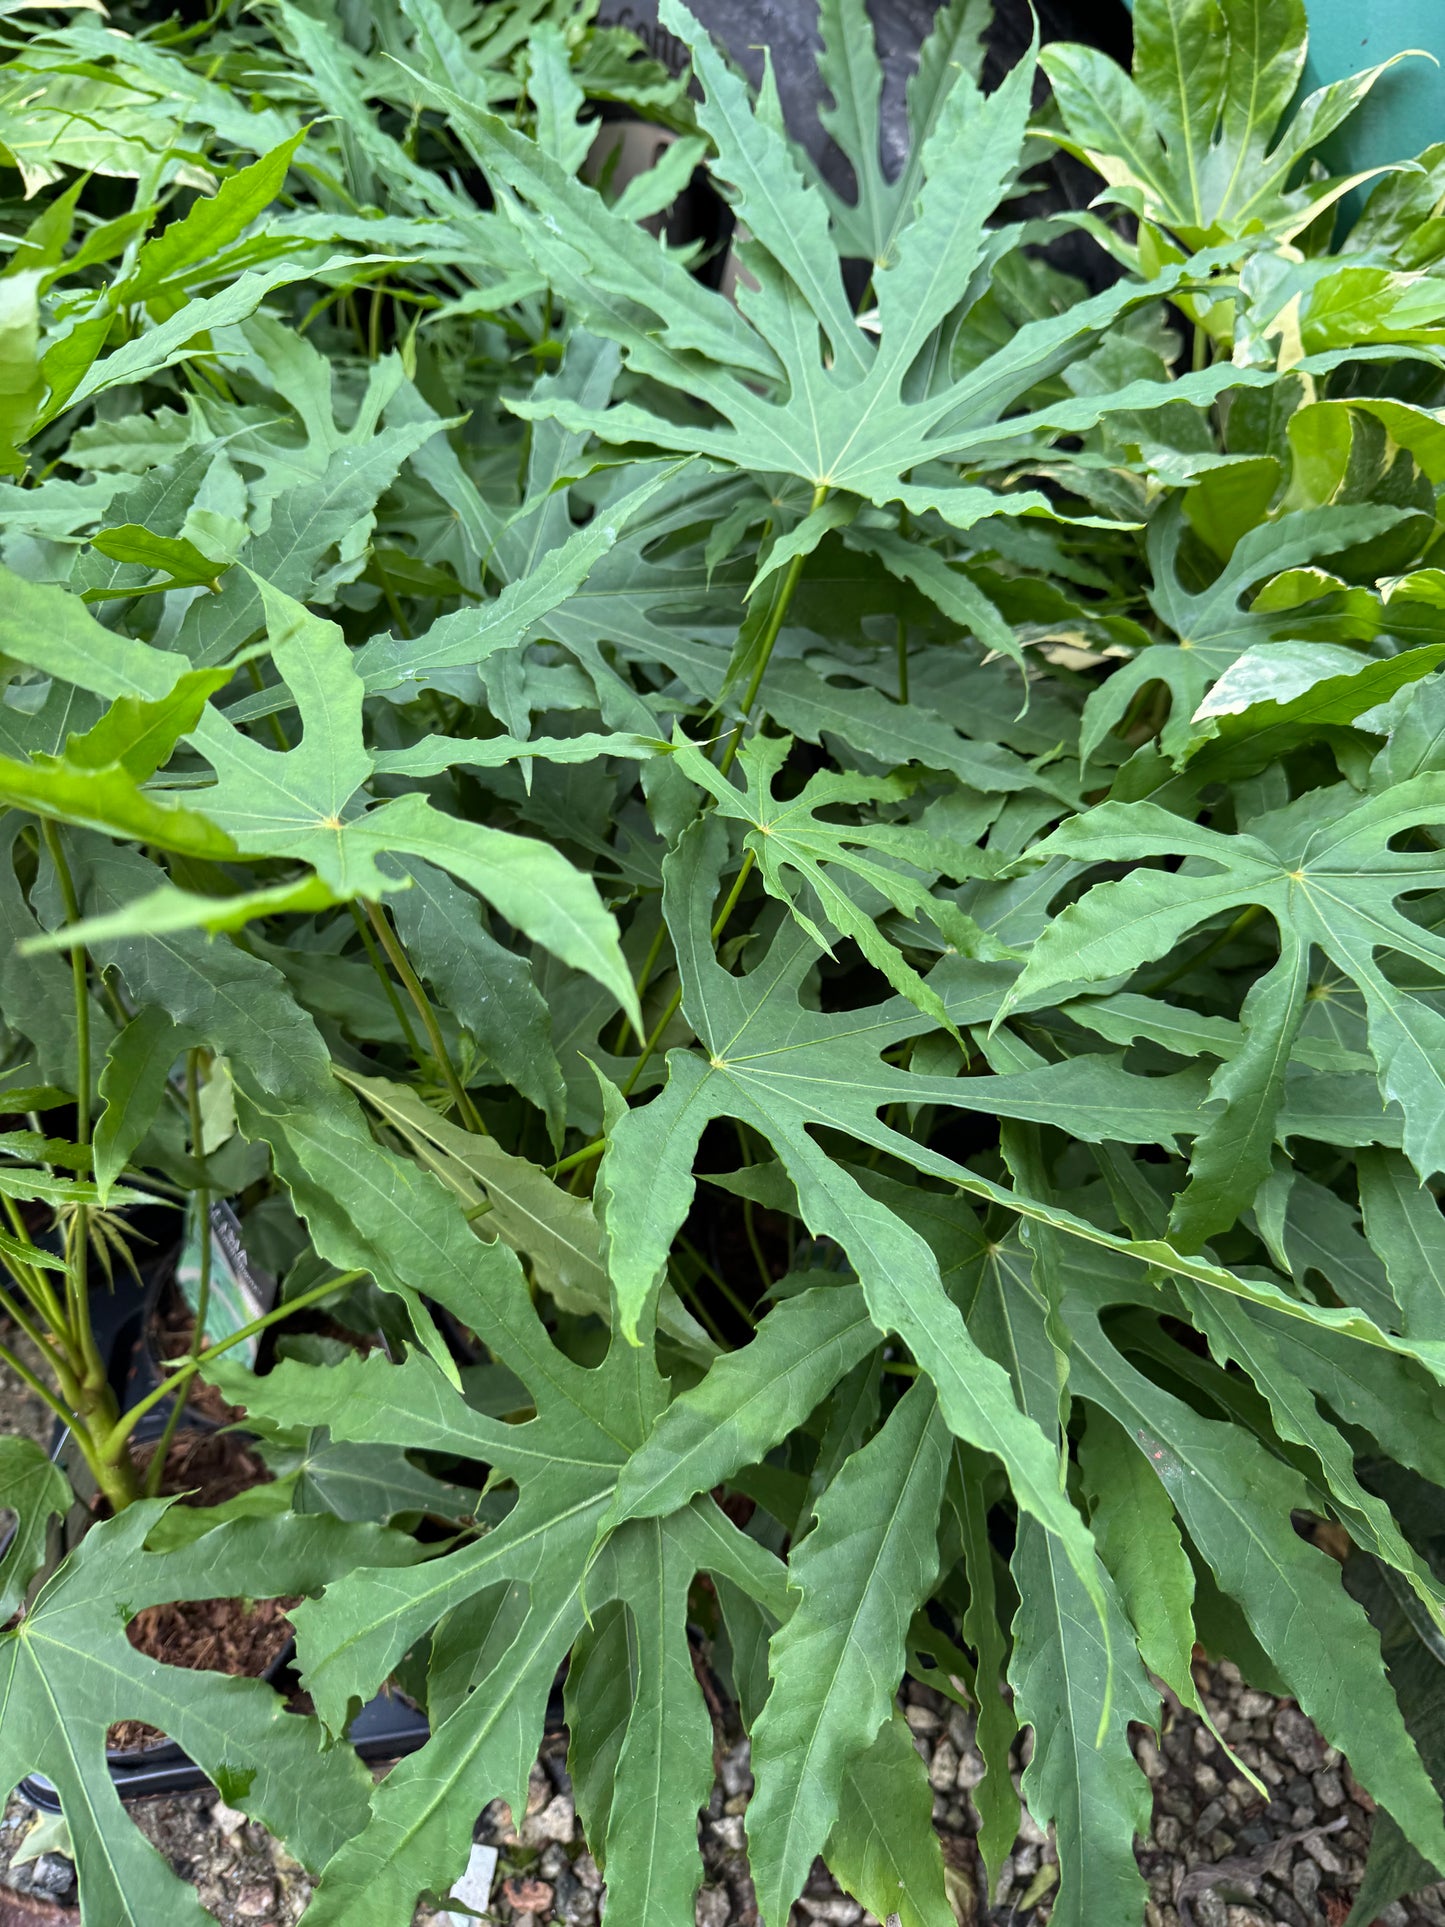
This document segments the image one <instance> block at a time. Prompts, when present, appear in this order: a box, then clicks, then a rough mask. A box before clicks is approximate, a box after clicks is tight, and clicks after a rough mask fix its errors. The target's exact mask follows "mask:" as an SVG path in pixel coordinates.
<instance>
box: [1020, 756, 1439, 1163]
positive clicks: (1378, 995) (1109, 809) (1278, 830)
mask: <svg viewBox="0 0 1445 1927" xmlns="http://www.w3.org/2000/svg"><path fill="white" fill-rule="evenodd" d="M1439 782H1440V779H1439V778H1438V777H1436V776H1434V775H1424V776H1418V777H1415V778H1414V779H1412V780H1411V781H1410V782H1408V783H1402V784H1399V785H1397V786H1396V787H1395V788H1394V789H1392V790H1390V791H1389V792H1387V793H1386V794H1385V795H1383V796H1379V797H1375V798H1373V799H1371V800H1370V801H1369V802H1367V803H1364V804H1361V803H1360V802H1359V799H1358V798H1357V796H1356V793H1355V792H1354V791H1353V790H1350V789H1348V788H1347V787H1346V786H1344V785H1341V786H1339V787H1337V788H1336V789H1333V790H1323V791H1315V792H1313V793H1312V794H1310V795H1307V796H1305V797H1302V798H1301V799H1300V800H1299V801H1298V802H1297V803H1294V804H1291V805H1289V806H1288V807H1287V808H1285V809H1283V810H1279V811H1277V812H1275V813H1274V814H1272V815H1270V816H1267V817H1260V818H1258V819H1256V821H1255V822H1254V824H1253V826H1252V829H1251V832H1250V833H1249V834H1247V835H1243V834H1241V835H1236V836H1232V837H1228V836H1223V835H1221V834H1220V833H1219V832H1218V831H1215V830H1210V829H1205V828H1202V827H1199V826H1194V825H1189V824H1183V823H1181V822H1180V820H1179V819H1178V818H1176V817H1172V816H1170V815H1169V814H1168V812H1166V811H1164V810H1162V809H1160V808H1159V807H1158V806H1157V805H1155V804H1150V803H1134V804H1118V803H1107V804H1103V805H1101V806H1100V807H1099V808H1097V809H1095V810H1093V811H1091V812H1090V813H1089V815H1088V816H1087V817H1086V818H1080V819H1078V820H1077V821H1076V822H1075V823H1074V824H1071V825H1068V826H1066V827H1065V828H1063V829H1061V830H1059V831H1056V832H1054V833H1053V835H1051V836H1050V837H1047V838H1045V840H1044V841H1043V842H1042V843H1041V844H1039V845H1037V846H1036V848H1037V850H1038V851H1039V852H1040V853H1052V852H1058V853H1061V854H1068V855H1073V856H1076V857H1079V858H1082V859H1083V860H1084V861H1086V862H1087V861H1089V860H1092V859H1097V858H1098V857H1101V856H1104V855H1105V854H1107V856H1108V858H1109V859H1110V860H1111V861H1118V860H1119V859H1120V858H1121V857H1122V858H1125V859H1127V860H1132V861H1134V862H1136V863H1138V862H1144V861H1147V860H1148V859H1150V858H1152V857H1156V856H1163V855H1166V854H1167V855H1178V856H1188V857H1191V858H1193V859H1196V861H1195V862H1194V863H1191V865H1190V866H1189V868H1188V869H1185V870H1180V871H1177V872H1173V873H1171V872H1166V871H1161V870H1156V869H1144V868H1140V869H1137V870H1135V871H1134V873H1133V874H1132V875H1130V876H1128V877H1125V878H1124V879H1122V880H1121V881H1119V882H1116V883H1106V884H1100V885H1097V886H1096V887H1095V888H1094V889H1092V890H1090V891H1089V892H1088V893H1087V894H1086V895H1085V896H1084V897H1083V898H1081V899H1080V900H1079V902H1077V903H1076V904H1073V905H1071V906H1070V907H1069V908H1068V909H1067V910H1065V911H1064V912H1063V914H1062V915H1061V916H1060V917H1059V918H1058V919H1057V920H1056V921H1055V922H1054V923H1053V925H1051V927H1050V928H1049V930H1048V931H1046V932H1045V934H1044V936H1043V937H1042V938H1041V940H1040V941H1039V943H1038V944H1036V945H1035V947H1034V949H1033V951H1032V953H1031V955H1030V957H1029V960H1028V963H1027V964H1026V966H1025V968H1024V971H1023V974H1022V975H1021V977H1020V978H1019V980H1018V982H1017V983H1016V984H1015V985H1014V987H1013V989H1012V990H1011V991H1010V993H1009V996H1008V999H1007V1003H1006V1005H1005V1008H1007V1007H1008V1006H1010V1005H1013V1006H1017V1005H1018V1004H1020V1003H1023V1002H1025V1001H1027V1000H1031V999H1033V998H1036V997H1037V996H1038V995H1039V993H1040V992H1041V991H1043V990H1045V989H1046V988H1047V987H1048V986H1049V985H1051V984H1057V983H1060V982H1062V981H1065V980H1074V981H1077V980H1079V979H1080V978H1084V979H1094V980H1097V979H1099V978H1102V977H1106V976H1118V975H1121V974H1122V973H1123V972H1125V971H1129V970H1133V969H1136V968H1137V967H1138V966H1139V965H1140V964H1142V963H1144V962H1147V961H1148V960H1150V959H1152V958H1155V957H1160V956H1163V955H1165V954H1166V953H1167V952H1168V951H1169V950H1170V949H1171V948H1172V947H1173V946H1174V944H1176V943H1177V942H1179V941H1180V940H1181V939H1182V938H1183V937H1185V936H1186V935H1187V934H1188V933H1189V932H1190V931H1191V930H1192V929H1194V928H1195V927H1196V925H1198V924H1200V923H1202V922H1204V921H1206V920H1207V919H1208V918H1210V917H1213V916H1216V915H1218V914H1220V913H1221V912H1223V913H1229V912H1239V911H1242V910H1244V909H1246V908H1253V907H1255V906H1258V907H1259V908H1261V909H1263V910H1266V911H1267V912H1268V913H1269V915H1270V917H1271V918H1272V919H1273V920H1274V923H1275V925H1276V928H1277V930H1278V932H1279V938H1280V944H1281V950H1282V961H1281V963H1280V964H1279V965H1277V966H1276V969H1275V972H1274V973H1273V975H1274V985H1275V986H1282V987H1280V988H1278V989H1276V988H1275V987H1273V986H1272V987H1271V988H1270V990H1269V991H1267V992H1265V993H1264V994H1263V995H1262V996H1260V997H1259V999H1258V1000H1257V1002H1256V1006H1255V1010H1256V1012H1258V1029H1259V1032H1260V1043H1259V1045H1258V1046H1255V1045H1253V1044H1252V1043H1250V1044H1247V1045H1246V1052H1247V1053H1248V1054H1249V1055H1250V1056H1251V1057H1252V1058H1253V1059H1254V1062H1255V1066H1256V1068H1255V1069H1254V1071H1253V1081H1254V1082H1256V1083H1258V1082H1261V1081H1265V1080H1267V1079H1268V1078H1270V1077H1273V1076H1274V1075H1275V1073H1274V1071H1273V1069H1272V1065H1273V1062H1274V1059H1275V1057H1276V1056H1277V1054H1278V1052H1279V1050H1280V1049H1284V1050H1286V1051H1287V1049H1288V1042H1289V1036H1290V1032H1291V1030H1292V1028H1293V1027H1294V1026H1295V1025H1297V1023H1298V1021H1299V1007H1300V1002H1301V1000H1302V999H1303V996H1304V991H1305V985H1306V979H1305V976H1304V973H1303V970H1302V969H1300V968H1298V967H1296V962H1295V960H1296V959H1297V958H1301V957H1304V956H1307V954H1308V951H1309V949H1310V948H1311V947H1316V948H1318V949H1319V950H1321V951H1322V952H1323V953H1324V954H1325V955H1326V956H1327V957H1329V958H1330V959H1331V961H1332V962H1333V963H1335V964H1336V965H1337V966H1338V967H1339V969H1340V970H1342V971H1343V972H1345V973H1346V975H1348V977H1349V978H1350V979H1351V981H1352V982H1353V983H1355V984H1356V985H1357V986H1358V987H1359V990H1360V992H1361V994H1362V996H1363V998H1364V1002H1365V1008H1366V1012H1367V1016H1368V1022H1369V1037H1370V1047H1371V1050H1372V1052H1373V1054H1374V1057H1375V1062H1376V1066H1377V1070H1378V1077H1379V1087H1380V1094H1381V1097H1382V1098H1383V1099H1384V1101H1385V1102H1386V1103H1388V1102H1390V1101H1391V1100H1392V1099H1393V1100H1394V1101H1396V1102H1398V1103H1399V1105H1400V1108H1401V1110H1402V1111H1403V1112H1404V1115H1405V1149H1406V1154H1407V1155H1408V1156H1409V1158H1410V1161H1411V1162H1412V1163H1413V1164H1414V1166H1415V1168H1416V1169H1417V1170H1418V1171H1420V1172H1422V1173H1425V1174H1428V1173H1429V1172H1431V1171H1434V1170H1437V1169H1438V1168H1440V1163H1441V1159H1442V1158H1445V1135H1442V1133H1445V1088H1442V1087H1441V1085H1440V1083H1439V1079H1438V1075H1437V1072H1436V1068H1435V1066H1436V1062H1437V1060H1438V1056H1439V1049H1440V1044H1439V1041H1438V1040H1437V1039H1436V1029H1437V1027H1438V1026H1439V1024H1440V1021H1441V1020H1440V1019H1439V1018H1438V1017H1437V1015H1436V1013H1435V1012H1434V1010H1433V1009H1432V1008H1431V1006H1430V1005H1429V1003H1427V1002H1426V1001H1424V1000H1423V999H1421V998H1420V997H1418V996H1412V995H1410V994H1409V993H1407V992H1403V991H1401V990H1399V989H1397V987H1396V986H1395V985H1394V984H1393V983H1392V982H1391V981H1390V980H1389V979H1388V978H1387V977H1386V976H1385V974H1384V972H1383V970H1382V968H1381V965H1380V963H1379V961H1377V953H1378V952H1379V951H1381V950H1383V951H1386V952H1387V953H1394V954H1396V955H1398V956H1399V957H1401V958H1408V959H1410V960H1412V961H1413V962H1415V963H1417V964H1423V965H1424V966H1425V967H1426V968H1427V970H1428V969H1431V968H1438V967H1439V966H1440V964H1441V962H1442V961H1445V952H1442V950H1441V949H1440V947H1439V945H1438V943H1437V942H1436V940H1435V939H1434V938H1433V936H1432V935H1431V934H1430V933H1429V932H1428V931H1427V930H1424V929H1422V928H1421V927H1420V925H1418V924H1417V923H1414V922H1412V921H1410V920H1409V919H1408V918H1407V917H1405V916H1403V915H1402V914H1401V913H1400V911H1399V910H1397V909H1396V907H1395V899H1396V898H1397V897H1399V896H1401V895H1402V894H1403V893H1404V892H1405V891H1407V890H1420V889H1428V888H1431V887H1438V885H1439V882H1440V881H1442V880H1445V877H1441V876H1438V875H1437V871H1438V864H1437V861H1436V859H1435V857H1434V856H1432V855H1430V854H1427V853H1420V854H1412V853H1407V852H1404V851H1397V850H1395V849H1393V848H1392V847H1391V846H1392V842H1393V840H1395V839H1397V838H1399V837H1400V836H1401V835H1402V834H1404V833H1405V832H1407V831H1409V830H1411V829H1413V828H1415V827H1416V826H1417V825H1423V824H1429V823H1434V822H1437V821H1439V820H1440V818H1441V814H1442V812H1445V791H1442V790H1440V788H1439ZM1206 864H1207V865H1209V868H1207V869H1206V868H1204V865H1206ZM1283 986H1287V987H1283ZM1252 1016H1253V1014H1252V1013H1248V1012H1247V1013H1246V1030H1249V1029H1250V1027H1251V1022H1252ZM1241 1061H1243V1060H1242V1059H1241V1060H1236V1062H1241ZM1242 1076H1243V1078H1244V1079H1245V1080H1248V1079H1249V1076H1250V1066H1249V1065H1248V1064H1246V1066H1245V1069H1244V1072H1243V1073H1242ZM1233 1083H1234V1080H1231V1084H1233ZM1264 1101H1265V1102H1267V1101H1268V1098H1267V1097H1266V1099H1265V1100H1264Z"/></svg>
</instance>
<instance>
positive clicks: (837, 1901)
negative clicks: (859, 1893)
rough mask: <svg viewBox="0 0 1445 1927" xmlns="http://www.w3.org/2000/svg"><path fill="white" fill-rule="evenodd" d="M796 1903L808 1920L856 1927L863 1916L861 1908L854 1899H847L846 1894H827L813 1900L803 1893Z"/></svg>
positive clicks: (841, 1926)
mask: <svg viewBox="0 0 1445 1927" xmlns="http://www.w3.org/2000/svg"><path fill="white" fill-rule="evenodd" d="M798 1905H799V1907H800V1908H801V1909H802V1910H803V1912H804V1913H805V1914H806V1915H807V1916H808V1918H809V1920H823V1921H828V1922H836V1923H837V1927H857V1923H858V1922H859V1921H860V1920H861V1919H862V1918H863V1909H862V1908H861V1907H860V1906H859V1905H858V1903H857V1901H856V1900H849V1899H848V1897H847V1895H846V1894H828V1895H827V1896H825V1897H824V1898H823V1899H821V1900H813V1899H811V1898H810V1897H809V1896H808V1895H807V1894H804V1896H803V1898H802V1899H801V1900H800V1901H799V1902H798Z"/></svg>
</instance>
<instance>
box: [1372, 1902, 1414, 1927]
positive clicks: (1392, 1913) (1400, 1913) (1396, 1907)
mask: <svg viewBox="0 0 1445 1927" xmlns="http://www.w3.org/2000/svg"><path fill="white" fill-rule="evenodd" d="M1375 1927H1410V1916H1409V1915H1408V1914H1407V1913H1406V1911H1405V1909H1404V1907H1403V1906H1401V1904H1400V1902H1399V1901H1398V1900H1392V1901H1391V1902H1390V1904H1389V1906H1388V1907H1382V1908H1381V1909H1380V1912H1379V1916H1378V1918H1377V1919H1376V1922H1375Z"/></svg>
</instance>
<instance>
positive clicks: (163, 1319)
mask: <svg viewBox="0 0 1445 1927" xmlns="http://www.w3.org/2000/svg"><path fill="white" fill-rule="evenodd" d="M195 1333H196V1314H195V1313H194V1312H193V1311H192V1310H191V1308H190V1306H189V1305H188V1304H187V1303H186V1300H185V1299H184V1297H183V1296H182V1295H181V1292H180V1291H179V1289H178V1288H177V1286H176V1283H175V1280H174V1279H167V1281H166V1283H165V1284H164V1285H163V1286H162V1287H161V1291H160V1296H159V1297H158V1299H157V1301H156V1307H155V1310H154V1311H153V1312H152V1313H151V1316H150V1323H149V1324H148V1325H147V1327H146V1342H147V1343H148V1344H149V1346H150V1348H151V1350H152V1352H153V1353H154V1354H155V1356H156V1357H157V1358H164V1359H171V1358H189V1356H190V1352H191V1341H192V1339H193V1338H194V1337H195ZM186 1405H187V1407H188V1409H189V1410H190V1411H192V1412H196V1413H199V1415H200V1416H201V1417H202V1418H207V1419H210V1420H211V1421H212V1423H213V1424H216V1425H232V1424H234V1423H235V1421H236V1420H237V1419H238V1418H240V1417H241V1408H240V1407H239V1406H237V1405H228V1404H227V1403H226V1401H225V1399H223V1398H222V1397H221V1394H220V1393H219V1392H218V1391H217V1390H216V1388H215V1386H214V1385H208V1384H207V1383H206V1382H205V1380H204V1379H203V1378H201V1377H200V1376H199V1374H196V1375H194V1376H193V1377H192V1379H191V1382H190V1384H189V1385H188V1386H187V1387H186Z"/></svg>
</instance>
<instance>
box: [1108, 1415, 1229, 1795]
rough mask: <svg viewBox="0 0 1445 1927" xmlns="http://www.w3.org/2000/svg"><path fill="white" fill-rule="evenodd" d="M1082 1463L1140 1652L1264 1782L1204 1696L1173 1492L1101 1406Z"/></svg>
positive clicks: (1190, 1573)
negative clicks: (1221, 1728) (1196, 1669)
mask: <svg viewBox="0 0 1445 1927" xmlns="http://www.w3.org/2000/svg"><path fill="white" fill-rule="evenodd" d="M1080 1464H1081V1466H1082V1467H1083V1471H1084V1477H1085V1479H1086V1480H1087V1482H1088V1485H1089V1488H1090V1496H1091V1511H1090V1514H1089V1523H1090V1525H1091V1527H1092V1528H1093V1533H1094V1539H1095V1543H1096V1544H1097V1545H1098V1548H1099V1557H1100V1559H1101V1560H1102V1561H1103V1563H1104V1565H1105V1566H1107V1567H1108V1570H1109V1574H1110V1576H1111V1577H1112V1579H1113V1581H1114V1584H1115V1585H1116V1587H1117V1588H1118V1591H1119V1598H1120V1602H1121V1604H1122V1605H1123V1608H1124V1610H1125V1612H1126V1613H1127V1614H1128V1616H1129V1621H1130V1624H1131V1625H1132V1626H1133V1628H1134V1635H1135V1640H1136V1642H1137V1644H1138V1647H1139V1657H1140V1658H1141V1659H1142V1660H1143V1662H1144V1664H1145V1666H1146V1667H1147V1668H1148V1669H1149V1671H1150V1673H1152V1674H1153V1675H1154V1677H1155V1678H1156V1679H1161V1680H1163V1682H1164V1684H1165V1685H1166V1686H1167V1687H1168V1688H1169V1690H1170V1691H1171V1692H1172V1693H1174V1694H1175V1695H1176V1696H1177V1697H1178V1699H1179V1700H1180V1701H1182V1703H1183V1704H1184V1705H1185V1706H1187V1707H1189V1708H1190V1710H1191V1711H1192V1712H1194V1713H1197V1714H1198V1716H1199V1718H1200V1719H1201V1720H1202V1721H1203V1722H1204V1724H1205V1725H1206V1726H1207V1727H1209V1729H1210V1731H1211V1732H1213V1733H1214V1734H1215V1738H1216V1739H1218V1740H1219V1744H1220V1745H1221V1746H1222V1747H1223V1748H1224V1751H1225V1752H1226V1753H1228V1754H1229V1758H1230V1759H1231V1761H1232V1762H1233V1763H1234V1765H1235V1767H1236V1769H1237V1770H1238V1771H1239V1773H1240V1774H1241V1775H1243V1777H1244V1778H1245V1779H1247V1780H1249V1781H1251V1783H1252V1784H1253V1785H1254V1786H1255V1787H1257V1788H1258V1787H1259V1786H1260V1781H1259V1779H1258V1777H1257V1775H1255V1774H1253V1773H1251V1772H1250V1769H1249V1768H1248V1767H1247V1766H1246V1765H1245V1764H1244V1763H1243V1761H1241V1760H1240V1759H1239V1757H1238V1756H1237V1754H1235V1753H1234V1752H1232V1751H1231V1749H1230V1748H1229V1746H1228V1744H1227V1742H1226V1741H1224V1740H1223V1739H1222V1738H1220V1736H1219V1734H1218V1732H1217V1731H1216V1729H1215V1726H1214V1722H1213V1720H1212V1719H1211V1718H1210V1717H1209V1713H1208V1710H1207V1708H1206V1707H1205V1705H1204V1702H1203V1701H1202V1700H1201V1699H1200V1697H1199V1688H1198V1686H1197V1685H1196V1683H1195V1679H1194V1674H1193V1671H1192V1667H1193V1661H1194V1647H1195V1630H1194V1614H1193V1608H1194V1568H1193V1567H1192V1566H1191V1565H1190V1563H1189V1555H1188V1554H1187V1553H1186V1552H1185V1550H1184V1547H1183V1545H1182V1543H1181V1542H1180V1538H1179V1527H1178V1524H1177V1522H1176V1521H1175V1518H1174V1512H1173V1508H1172V1507H1171V1506H1170V1504H1169V1497H1168V1494H1167V1493H1166V1492H1165V1490H1164V1488H1163V1486H1162V1485H1161V1484H1160V1483H1159V1480H1158V1478H1157V1477H1156V1476H1155V1474H1154V1473H1153V1472H1152V1471H1151V1470H1150V1468H1149V1463H1148V1460H1147V1459H1146V1458H1145V1457H1144V1455H1143V1453H1141V1452H1140V1451H1139V1450H1138V1449H1137V1447H1136V1446H1135V1445H1134V1444H1133V1443H1132V1442H1131V1441H1130V1440H1128V1439H1127V1438H1125V1437H1124V1435H1123V1433H1122V1432H1121V1431H1120V1430H1119V1427H1118V1426H1117V1425H1115V1424H1114V1423H1113V1421H1112V1420H1111V1419H1109V1418H1107V1417H1106V1416H1105V1415H1104V1414H1103V1413H1102V1412H1100V1411H1097V1410H1094V1411H1091V1412H1090V1414H1089V1423H1088V1430H1087V1432H1086V1434H1085V1439H1084V1449H1083V1451H1082V1453H1081V1454H1080Z"/></svg>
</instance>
